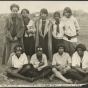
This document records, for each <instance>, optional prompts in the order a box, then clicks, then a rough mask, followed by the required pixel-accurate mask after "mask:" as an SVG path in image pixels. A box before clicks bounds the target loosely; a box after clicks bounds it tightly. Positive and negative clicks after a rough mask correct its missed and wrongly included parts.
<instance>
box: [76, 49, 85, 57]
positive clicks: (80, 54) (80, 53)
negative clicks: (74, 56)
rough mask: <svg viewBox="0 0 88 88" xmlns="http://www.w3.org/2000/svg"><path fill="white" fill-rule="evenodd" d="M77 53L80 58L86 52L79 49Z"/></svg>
mask: <svg viewBox="0 0 88 88" xmlns="http://www.w3.org/2000/svg"><path fill="white" fill-rule="evenodd" d="M77 53H78V54H79V56H83V54H84V51H83V50H82V48H77Z"/></svg>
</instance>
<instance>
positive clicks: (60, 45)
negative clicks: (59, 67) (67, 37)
mask: <svg viewBox="0 0 88 88" xmlns="http://www.w3.org/2000/svg"><path fill="white" fill-rule="evenodd" d="M59 47H63V48H64V51H65V50H66V47H65V45H64V44H63V43H60V44H58V45H57V46H56V48H57V50H58V49H59Z"/></svg>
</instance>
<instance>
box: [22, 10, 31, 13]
mask: <svg viewBox="0 0 88 88" xmlns="http://www.w3.org/2000/svg"><path fill="white" fill-rule="evenodd" d="M24 10H25V11H26V12H27V13H28V14H29V13H30V12H29V10H28V9H22V10H21V14H22V12H23V11H24Z"/></svg>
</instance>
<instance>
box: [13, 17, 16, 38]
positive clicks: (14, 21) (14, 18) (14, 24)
mask: <svg viewBox="0 0 88 88" xmlns="http://www.w3.org/2000/svg"><path fill="white" fill-rule="evenodd" d="M12 21H13V31H12V37H15V36H16V35H17V33H16V29H15V28H16V17H12Z"/></svg>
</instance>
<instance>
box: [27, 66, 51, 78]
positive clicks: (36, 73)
mask: <svg viewBox="0 0 88 88" xmlns="http://www.w3.org/2000/svg"><path fill="white" fill-rule="evenodd" d="M47 70H51V71H49V72H48V73H47V74H48V75H51V74H52V68H51V67H50V66H46V67H44V68H43V69H42V70H40V71H38V70H37V69H35V68H34V67H32V68H31V70H30V71H29V72H27V74H26V76H28V77H38V76H40V75H42V74H43V73H45V72H47ZM44 76H46V75H45V74H44Z"/></svg>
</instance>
